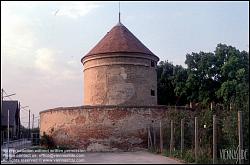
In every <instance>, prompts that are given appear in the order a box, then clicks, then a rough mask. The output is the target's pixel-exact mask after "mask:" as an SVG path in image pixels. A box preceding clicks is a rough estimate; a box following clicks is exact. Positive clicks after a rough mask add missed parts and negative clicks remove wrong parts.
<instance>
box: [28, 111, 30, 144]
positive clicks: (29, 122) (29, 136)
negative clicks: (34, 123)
mask: <svg viewBox="0 0 250 165" xmlns="http://www.w3.org/2000/svg"><path fill="white" fill-rule="evenodd" d="M29 139H30V109H29V134H28V140H29Z"/></svg>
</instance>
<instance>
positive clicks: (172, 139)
mask: <svg viewBox="0 0 250 165" xmlns="http://www.w3.org/2000/svg"><path fill="white" fill-rule="evenodd" d="M173 141H174V128H173V120H171V132H170V155H171V154H172V151H173Z"/></svg>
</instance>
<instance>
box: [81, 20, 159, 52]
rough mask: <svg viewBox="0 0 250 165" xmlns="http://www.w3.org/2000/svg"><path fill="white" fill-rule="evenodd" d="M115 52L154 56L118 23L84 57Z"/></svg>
mask: <svg viewBox="0 0 250 165" xmlns="http://www.w3.org/2000/svg"><path fill="white" fill-rule="evenodd" d="M116 52H126V53H143V54H147V55H153V56H155V55H154V54H153V53H152V52H151V51H150V50H149V49H148V48H147V47H146V46H145V45H143V43H142V42H141V41H140V40H139V39H137V38H136V37H135V36H134V35H133V34H132V33H131V32H130V31H129V30H128V29H127V28H126V27H125V26H124V25H123V24H121V23H118V24H117V25H116V26H114V27H113V28H112V29H111V30H110V31H109V32H108V33H107V34H106V35H105V36H104V37H103V38H102V39H101V40H100V41H99V43H98V44H97V45H96V46H95V47H94V48H93V49H92V50H91V51H90V52H89V53H87V54H86V55H85V56H84V57H87V56H91V55H97V54H98V55H99V54H100V55H101V54H105V53H116Z"/></svg>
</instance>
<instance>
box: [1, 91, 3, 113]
mask: <svg viewBox="0 0 250 165" xmlns="http://www.w3.org/2000/svg"><path fill="white" fill-rule="evenodd" d="M2 109H3V88H2V89H1V116H2Z"/></svg>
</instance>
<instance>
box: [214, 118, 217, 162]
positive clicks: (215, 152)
mask: <svg viewBox="0 0 250 165" xmlns="http://www.w3.org/2000/svg"><path fill="white" fill-rule="evenodd" d="M216 163H217V126H216V115H213V164H216Z"/></svg>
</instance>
